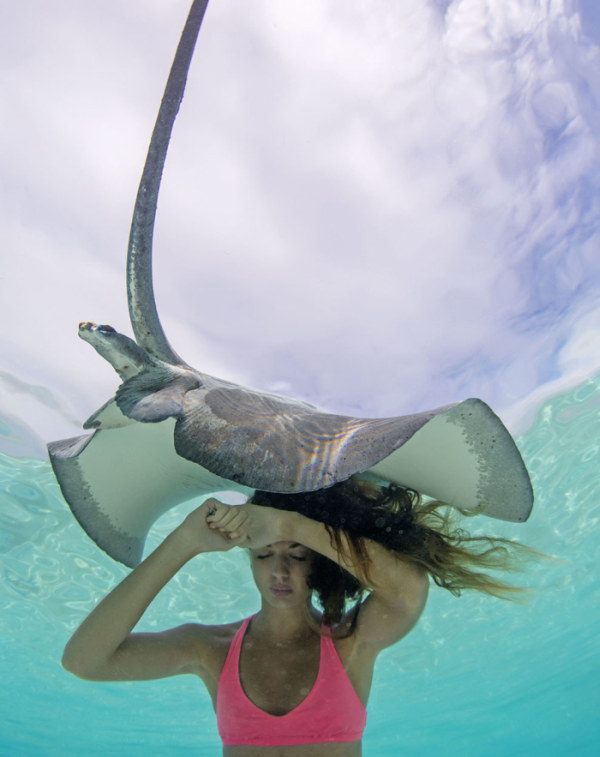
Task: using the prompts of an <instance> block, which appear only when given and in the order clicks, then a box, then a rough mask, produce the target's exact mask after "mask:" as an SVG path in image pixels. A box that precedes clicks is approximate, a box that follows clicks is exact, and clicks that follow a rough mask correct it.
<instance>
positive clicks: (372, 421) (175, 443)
mask: <svg viewBox="0 0 600 757" xmlns="http://www.w3.org/2000/svg"><path fill="white" fill-rule="evenodd" d="M207 5H208V0H195V1H194V2H193V3H192V6H191V9H190V12H189V16H188V19H187V21H186V24H185V27H184V30H183V33H182V36H181V39H180V41H179V45H178V48H177V52H176V54H175V58H174V61H173V65H172V68H171V71H170V74H169V78H168V81H167V85H166V89H165V92H164V96H163V99H162V102H161V106H160V109H159V113H158V117H157V120H156V124H155V126H154V130H153V133H152V138H151V141H150V147H149V150H148V155H147V158H146V163H145V166H144V170H143V174H142V178H141V181H140V186H139V189H138V194H137V199H136V203H135V208H134V213H133V219H132V224H131V232H130V237H129V246H128V254H127V298H128V305H129V314H130V320H131V326H132V329H133V333H134V335H135V341H134V340H133V339H131V338H129V337H127V336H124V335H123V334H120V333H118V332H117V331H116V330H115V329H114V328H112V327H111V326H106V325H96V324H94V323H91V322H86V323H82V324H80V326H79V335H80V336H81V337H82V338H83V339H84V340H85V341H87V342H89V343H90V344H91V345H92V346H93V347H94V348H95V349H96V350H97V352H98V353H99V354H100V355H102V357H104V358H105V359H106V360H108V361H109V362H110V363H111V365H112V366H113V367H114V369H115V370H116V372H117V373H118V375H119V376H120V378H121V380H122V383H121V384H120V386H119V387H118V389H117V391H116V394H115V396H114V397H112V398H111V399H110V400H109V401H108V402H106V403H105V404H104V405H103V406H102V407H101V408H100V409H99V410H98V411H97V412H96V413H94V414H93V415H92V416H91V417H90V418H89V419H88V420H87V421H86V422H85V423H84V424H83V427H84V429H87V430H89V431H90V433H88V434H86V435H84V436H79V437H76V438H73V439H66V440H62V441H57V442H52V443H50V444H49V445H48V450H49V455H50V461H51V463H52V467H53V469H54V473H55V475H56V478H57V480H58V482H59V485H60V487H61V490H62V493H63V495H64V497H65V499H66V501H67V503H68V504H69V506H70V508H71V510H72V512H73V514H74V515H75V517H76V518H77V520H78V521H79V523H80V524H81V525H82V526H83V528H84V530H85V531H86V532H87V533H88V535H89V536H90V537H91V538H92V539H93V540H94V541H95V542H96V543H97V544H98V545H99V546H100V547H101V548H102V549H103V550H105V551H106V552H107V553H108V554H109V555H110V556H111V557H113V558H114V559H116V560H119V561H120V562H122V563H124V564H125V565H128V566H135V565H137V564H138V563H139V561H140V559H141V557H142V553H143V549H144V544H145V539H146V536H147V534H148V531H149V529H150V527H151V526H152V524H153V523H154V521H155V520H156V519H157V518H158V517H159V516H160V515H162V514H163V513H165V512H166V511H167V510H169V509H170V508H172V507H173V506H175V505H177V504H178V503H181V502H183V501H185V500H188V499H191V498H193V497H197V496H202V495H205V496H206V495H209V494H217V493H222V492H228V491H237V492H241V493H243V494H245V495H251V494H252V493H253V491H254V490H256V489H262V490H266V491H272V492H281V493H287V492H302V491H314V490H317V489H322V488H326V487H329V486H331V485H333V484H335V483H336V482H339V481H344V480H346V479H348V478H349V477H350V476H352V475H354V474H363V475H367V476H370V477H372V478H374V479H375V480H380V481H383V482H393V483H396V484H400V485H402V486H405V487H408V488H412V489H415V490H417V491H419V492H421V493H422V494H424V495H427V496H430V497H433V498H435V499H439V500H441V501H443V502H446V503H448V504H449V505H455V506H459V507H461V508H463V509H466V510H471V511H473V512H475V513H484V514H485V515H488V516H491V517H494V518H499V519H502V520H509V521H524V520H526V519H527V517H528V515H529V513H530V511H531V508H532V504H533V492H532V488H531V483H530V480H529V476H528V473H527V470H526V468H525V465H524V463H523V460H522V458H521V455H520V454H519V451H518V449H517V447H516V445H515V443H514V441H513V439H512V437H511V435H510V434H509V432H508V431H507V429H506V428H505V427H504V426H503V424H502V422H501V421H500V420H499V418H498V417H497V416H496V415H495V414H494V413H493V411H492V410H491V409H490V408H489V407H488V406H487V405H486V404H485V403H484V402H482V401H481V400H479V399H467V400H465V401H463V402H459V403H454V404H451V405H447V406H445V407H440V408H436V409H434V410H428V411H425V412H418V413H415V414H413V415H405V416H399V417H392V418H353V417H347V416H341V415H335V414H332V413H327V412H322V411H320V410H319V409H317V408H316V407H313V406H312V405H309V404H307V403H305V402H301V401H298V400H295V399H291V398H288V397H283V396H279V395H276V394H269V393H266V392H261V391H257V390H254V389H249V388H245V387H242V386H238V385H236V384H233V383H230V382H228V381H224V380H222V379H219V378H215V377H213V376H209V375H207V374H205V373H201V372H200V371H198V370H196V369H194V368H192V367H191V366H189V365H188V364H187V363H186V362H185V361H184V360H182V359H181V358H180V357H179V356H178V355H177V354H176V353H175V352H174V351H173V349H172V348H171V346H170V344H169V342H168V340H167V338H166V336H165V333H164V331H163V329H162V326H161V324H160V321H159V317H158V313H157V309H156V304H155V300H154V293H153V285H152V236H153V229H154V219H155V215H156V208H157V202H158V190H159V186H160V181H161V176H162V170H163V166H164V161H165V158H166V154H167V148H168V144H169V140H170V136H171V131H172V128H173V124H174V122H175V117H176V115H177V112H178V110H179V106H180V103H181V100H182V98H183V92H184V88H185V83H186V78H187V72H188V69H189V65H190V61H191V58H192V54H193V50H194V46H195V43H196V39H197V36H198V33H199V30H200V26H201V23H202V19H203V17H204V13H205V10H206V7H207Z"/></svg>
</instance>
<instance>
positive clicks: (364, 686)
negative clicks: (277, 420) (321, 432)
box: [63, 477, 519, 757]
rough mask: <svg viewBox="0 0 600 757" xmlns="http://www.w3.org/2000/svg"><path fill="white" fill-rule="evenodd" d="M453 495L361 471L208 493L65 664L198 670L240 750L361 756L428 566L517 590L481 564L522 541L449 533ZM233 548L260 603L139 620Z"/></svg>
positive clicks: (440, 579)
mask: <svg viewBox="0 0 600 757" xmlns="http://www.w3.org/2000/svg"><path fill="white" fill-rule="evenodd" d="M443 509H444V508H442V507H441V506H440V503H429V504H427V505H423V504H421V503H420V499H419V497H418V496H417V495H416V494H415V493H414V492H408V491H406V490H404V489H401V488H399V487H396V486H390V487H385V488H381V487H379V486H375V485H374V484H372V483H370V482H367V481H363V480H361V479H358V478H356V477H355V478H353V479H351V480H350V481H346V482H344V483H342V484H337V485H336V486H333V487H331V488H330V489H327V490H322V491H320V492H314V493H309V494H293V495H281V494H267V493H265V492H257V493H256V494H255V496H254V498H253V500H252V503H248V504H246V505H242V506H235V507H232V506H228V505H224V504H222V503H221V502H218V501H217V500H215V499H210V500H207V501H206V502H205V503H204V504H203V505H202V506H201V507H199V508H198V509H196V510H195V511H193V512H192V513H191V514H190V515H188V517H187V518H186V519H185V520H184V522H183V523H182V524H181V525H180V526H179V527H178V528H176V529H175V531H173V533H171V534H170V535H169V536H168V537H167V538H166V539H165V541H164V542H163V543H162V544H161V545H160V546H159V547H158V549H156V550H155V552H153V553H152V554H151V555H150V556H149V557H148V558H147V559H146V560H145V561H144V562H142V563H141V564H140V565H139V566H138V567H137V568H136V569H135V570H133V571H132V572H131V574H130V575H129V576H128V577H127V578H125V580H124V581H123V582H122V583H121V584H119V585H118V586H117V587H116V588H115V589H114V590H113V591H112V592H111V593H110V594H109V595H108V596H107V597H106V598H105V599H104V600H103V601H102V602H101V603H100V604H99V605H98V606H97V607H96V608H95V609H94V610H93V612H92V613H91V614H90V615H89V616H88V617H87V618H86V620H85V621H84V622H83V623H82V625H81V626H80V627H79V628H78V630H77V631H76V632H75V634H74V635H73V637H72V638H71V640H70V641H69V643H68V644H67V646H66V649H65V652H64V656H63V665H64V667H65V668H66V669H67V670H69V671H71V672H72V673H74V674H75V675H77V676H79V677H81V678H86V679H89V680H96V681H116V680H141V679H149V678H162V677H165V676H171V675H179V674H182V673H193V674H195V675H197V676H199V677H200V678H201V679H202V680H203V681H204V683H205V685H206V687H207V689H208V691H209V693H210V695H211V697H212V700H213V704H214V706H215V710H216V712H217V722H218V727H219V732H220V734H221V738H222V739H223V744H224V747H223V754H224V755H226V756H229V757H255V756H259V755H277V756H278V757H288V755H289V756H290V757H293V756H297V755H306V756H307V757H321V755H322V756H323V757H338V756H339V757H354V756H355V755H360V754H361V737H362V731H363V729H364V726H365V722H366V710H365V708H366V704H367V700H368V697H369V691H370V688H371V680H372V675H373V667H374V664H375V659H376V658H377V655H378V654H379V652H380V651H381V650H382V649H385V648H386V647H388V646H390V645H391V644H395V643H396V642H397V641H399V640H400V639H401V638H402V637H403V636H405V635H406V634H407V633H408V632H409V631H410V629H411V628H412V627H413V626H414V624H415V623H416V622H417V620H418V618H419V616H420V615H421V612H422V611H423V607H424V606H425V601H426V598H427V590H428V580H427V576H428V574H429V575H431V576H432V577H433V579H434V581H435V582H436V583H437V584H439V585H441V586H444V587H445V588H447V589H449V590H450V591H453V592H455V593H458V592H459V591H460V590H461V589H463V588H476V589H479V590H481V591H485V592H488V593H491V594H496V595H498V596H509V595H510V594H511V593H514V592H516V591H518V590H517V589H513V588H512V587H510V586H507V585H506V584H503V583H501V582H499V581H496V580H495V579H493V578H491V577H490V576H488V575H486V574H485V573H481V572H480V571H479V568H481V567H483V568H492V569H496V568H510V552H511V550H513V551H514V549H515V548H517V547H518V546H519V545H514V544H513V543H512V542H508V541H505V540H502V539H472V538H470V537H468V536H467V535H466V534H465V533H464V532H462V531H460V530H458V531H457V530H454V531H453V530H452V526H451V524H450V522H449V519H448V516H447V515H444V514H443ZM236 546H238V547H246V548H248V549H249V552H250V562H251V567H252V572H253V575H254V580H255V582H256V586H257V588H258V591H259V593H260V596H261V607H260V610H259V611H258V612H257V613H256V614H255V615H253V616H252V617H251V618H249V619H245V620H240V621H236V622H235V623H229V624H226V625H218V626H205V625H200V624H195V623H188V624H185V625H182V626H179V627H177V628H172V629H170V630H168V631H163V632H162V633H132V630H133V628H134V626H135V625H136V623H137V622H138V620H139V619H140V617H141V616H142V614H143V613H144V611H145V610H146V608H147V607H148V605H149V604H150V602H151V601H152V600H153V599H154V597H155V596H156V595H157V594H158V592H159V591H160V590H161V589H162V587H163V586H164V585H165V584H166V583H167V582H168V581H169V579H170V578H172V577H173V576H174V575H175V573H177V571H178V570H180V568H181V567H182V566H183V565H184V564H185V563H186V562H187V561H188V560H190V559H191V558H192V557H194V556H196V555H198V554H201V553H204V552H218V551H225V550H229V549H232V548H233V547H236ZM313 592H315V593H316V594H317V596H318V598H319V600H320V603H321V605H322V607H323V613H321V612H319V611H318V610H317V609H316V607H315V606H314V605H313V604H312V595H313ZM364 593H366V594H367V597H366V599H364V601H363V598H362V597H363V594H364ZM349 599H356V600H357V602H356V604H355V606H354V607H353V608H352V609H351V610H350V611H347V609H346V605H347V600H349Z"/></svg>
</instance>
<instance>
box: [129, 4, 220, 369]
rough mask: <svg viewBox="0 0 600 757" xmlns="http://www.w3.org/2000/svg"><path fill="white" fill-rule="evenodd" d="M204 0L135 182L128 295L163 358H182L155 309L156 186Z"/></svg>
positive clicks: (148, 345) (140, 337)
mask: <svg viewBox="0 0 600 757" xmlns="http://www.w3.org/2000/svg"><path fill="white" fill-rule="evenodd" d="M207 5H208V0H194V2H193V3H192V7H191V9H190V12H189V15H188V18H187V21H186V23H185V26H184V28H183V32H182V34H181V38H180V40H179V45H178V47H177V52H176V53H175V58H174V60H173V65H172V66H171V71H170V73H169V78H168V80H167V85H166V87H165V92H164V95H163V99H162V102H161V104H160V109H159V111H158V116H157V119H156V123H155V125H154V131H153V132H152V139H151V140H150V147H149V148H148V155H147V156H146V163H145V165H144V171H143V173H142V178H141V181H140V185H139V188H138V193H137V198H136V201H135V207H134V211H133V219H132V222H131V231H130V235H129V247H128V251H127V301H128V303H129V317H130V319H131V326H132V328H133V333H134V334H135V338H136V340H137V342H138V344H139V345H140V346H141V347H144V348H145V349H146V350H147V351H148V352H149V353H150V354H151V355H154V356H155V357H157V358H159V359H161V360H164V361H165V362H167V363H174V364H175V363H180V364H181V363H184V361H183V360H181V358H180V357H179V356H178V355H177V353H176V352H174V350H173V349H172V348H171V346H170V344H169V342H168V341H167V337H166V336H165V333H164V331H163V328H162V326H161V324H160V320H159V318H158V312H157V310H156V303H155V300H154V288H153V285H152V236H153V233H154V220H155V217H156V207H157V203H158V191H159V188H160V181H161V178H162V172H163V166H164V163H165V158H166V156H167V149H168V147H169V140H170V139H171V132H172V130H173V124H174V123H175V117H176V116H177V112H178V111H179V106H180V104H181V101H182V99H183V92H184V89H185V83H186V79H187V74H188V70H189V66H190V61H191V59H192V55H193V52H194V47H195V44H196V39H197V38H198V33H199V31H200V26H201V24H202V19H203V18H204V13H205V11H206V7H207Z"/></svg>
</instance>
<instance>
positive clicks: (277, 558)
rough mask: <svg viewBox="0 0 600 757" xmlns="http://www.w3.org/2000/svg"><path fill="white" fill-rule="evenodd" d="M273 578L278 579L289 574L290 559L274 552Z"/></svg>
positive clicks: (284, 577)
mask: <svg viewBox="0 0 600 757" xmlns="http://www.w3.org/2000/svg"><path fill="white" fill-rule="evenodd" d="M272 572H273V578H275V579H277V580H278V581H280V580H282V579H286V578H288V576H289V575H290V560H289V557H288V556H287V555H282V554H275V555H274V556H273V563H272Z"/></svg>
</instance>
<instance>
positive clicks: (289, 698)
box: [239, 637, 320, 715]
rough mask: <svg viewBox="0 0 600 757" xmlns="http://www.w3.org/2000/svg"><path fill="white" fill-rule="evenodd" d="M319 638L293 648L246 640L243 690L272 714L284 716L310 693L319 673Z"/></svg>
mask: <svg viewBox="0 0 600 757" xmlns="http://www.w3.org/2000/svg"><path fill="white" fill-rule="evenodd" d="M319 662H320V639H319V637H315V638H314V639H312V640H311V641H310V643H307V644H303V645H301V646H294V647H291V648H290V647H279V646H277V645H276V644H272V645H265V644H262V643H260V642H257V641H254V640H250V639H244V643H243V644H242V649H241V654H240V662H239V673H240V683H241V685H242V688H243V690H244V693H245V694H246V696H247V697H248V699H250V701H251V702H253V703H254V704H255V705H256V706H257V707H259V708H260V709H261V710H264V711H265V712H268V713H269V714H271V715H285V714H287V713H288V712H290V711H291V710H293V709H294V708H295V707H297V706H298V705H299V704H300V703H301V702H302V701H303V700H304V699H306V697H307V696H308V695H309V694H310V692H311V689H312V688H313V686H314V684H315V681H316V680H317V676H318V673H319Z"/></svg>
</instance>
